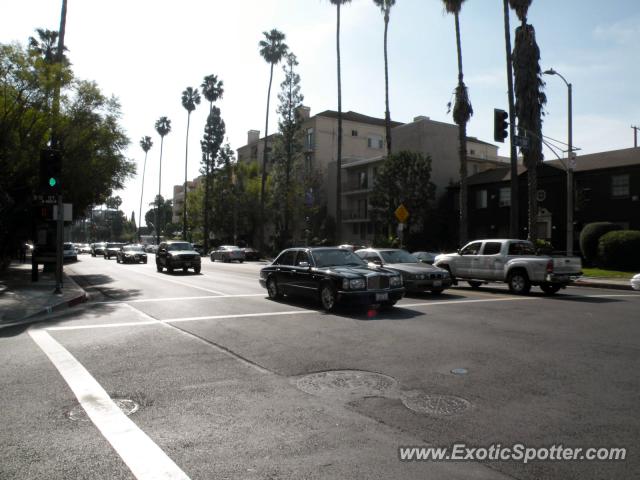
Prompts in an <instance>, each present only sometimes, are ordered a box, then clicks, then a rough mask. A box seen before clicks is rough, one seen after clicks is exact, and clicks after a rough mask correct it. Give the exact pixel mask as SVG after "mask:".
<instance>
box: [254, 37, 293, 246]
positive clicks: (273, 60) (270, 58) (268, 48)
mask: <svg viewBox="0 0 640 480" xmlns="http://www.w3.org/2000/svg"><path fill="white" fill-rule="evenodd" d="M263 35H264V37H265V38H264V40H260V43H259V44H258V45H259V47H260V55H261V56H262V58H264V60H265V62H267V63H268V64H269V65H270V73H269V89H268V90H267V113H266V119H265V127H264V151H263V153H262V178H261V184H260V236H259V245H260V248H262V246H263V245H262V244H263V242H264V205H265V185H266V181H267V155H268V153H269V147H268V144H269V103H270V101H271V84H272V82H273V67H274V65H276V64H277V63H280V61H281V60H282V58H283V57H284V56H285V54H286V53H287V50H288V49H289V47H288V46H287V44H286V43H284V39H285V35H284V33H282V32H280V31H278V30H276V29H275V28H274V29H272V30H271V31H270V32H263Z"/></svg>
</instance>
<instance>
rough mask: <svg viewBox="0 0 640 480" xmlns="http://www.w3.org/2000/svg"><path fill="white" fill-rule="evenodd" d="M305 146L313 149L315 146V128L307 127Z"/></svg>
mask: <svg viewBox="0 0 640 480" xmlns="http://www.w3.org/2000/svg"><path fill="white" fill-rule="evenodd" d="M304 146H305V148H306V149H307V150H313V147H314V138H313V128H307V132H306V134H305V138H304Z"/></svg>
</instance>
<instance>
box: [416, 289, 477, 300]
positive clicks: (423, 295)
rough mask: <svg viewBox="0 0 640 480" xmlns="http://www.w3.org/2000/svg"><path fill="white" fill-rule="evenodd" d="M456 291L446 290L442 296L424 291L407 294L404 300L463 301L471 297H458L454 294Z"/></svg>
mask: <svg viewBox="0 0 640 480" xmlns="http://www.w3.org/2000/svg"><path fill="white" fill-rule="evenodd" d="M454 292H455V290H454V291H451V290H445V291H444V292H442V293H440V294H435V293H432V292H429V291H424V292H407V293H405V294H404V298H412V299H416V300H430V301H437V300H462V299H465V298H469V297H465V296H464V295H457V294H456V293H454Z"/></svg>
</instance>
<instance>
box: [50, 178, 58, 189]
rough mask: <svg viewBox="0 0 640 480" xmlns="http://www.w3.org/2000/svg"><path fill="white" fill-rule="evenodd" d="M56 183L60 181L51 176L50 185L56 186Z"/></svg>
mask: <svg viewBox="0 0 640 480" xmlns="http://www.w3.org/2000/svg"><path fill="white" fill-rule="evenodd" d="M56 183H58V181H57V180H56V179H55V178H53V177H51V178H50V179H49V186H50V187H55V186H56Z"/></svg>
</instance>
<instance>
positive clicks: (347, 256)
mask: <svg viewBox="0 0 640 480" xmlns="http://www.w3.org/2000/svg"><path fill="white" fill-rule="evenodd" d="M313 258H314V260H315V263H316V266H317V267H320V268H322V267H337V266H349V267H360V266H363V265H366V263H365V262H364V260H362V259H361V258H360V257H359V256H357V255H356V254H355V253H353V252H352V251H350V250H344V249H338V248H336V249H327V250H315V251H313Z"/></svg>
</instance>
